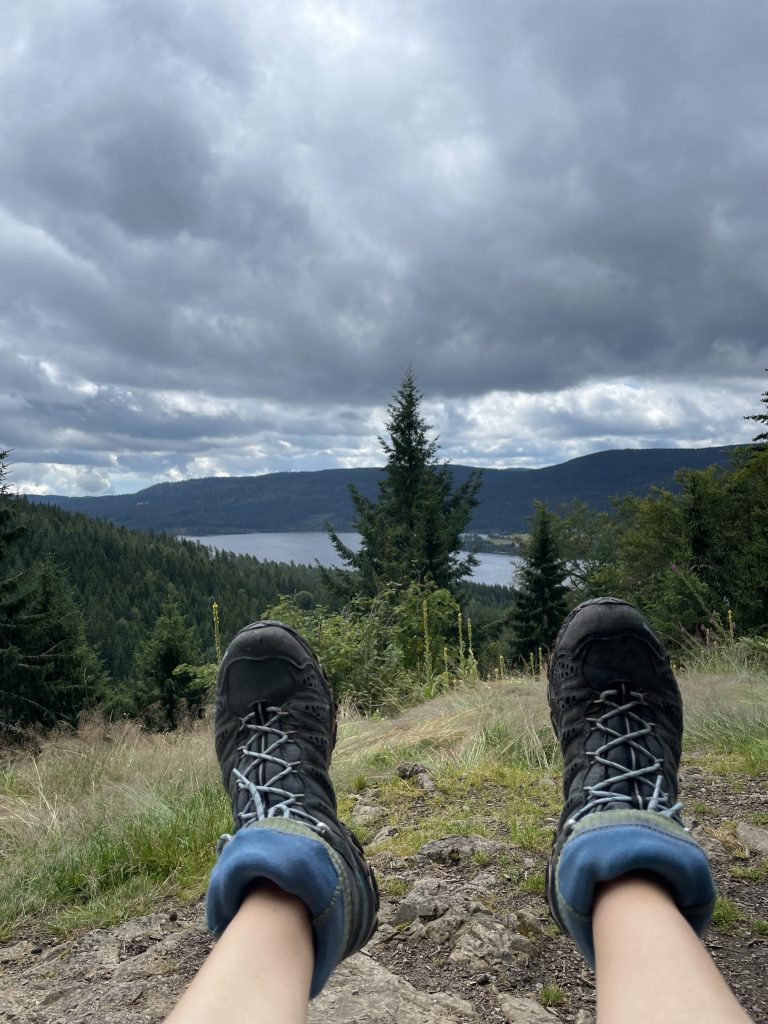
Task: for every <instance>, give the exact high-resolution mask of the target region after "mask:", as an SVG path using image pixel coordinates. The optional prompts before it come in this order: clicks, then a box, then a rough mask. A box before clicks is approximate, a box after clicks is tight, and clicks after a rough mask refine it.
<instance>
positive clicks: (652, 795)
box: [568, 690, 683, 825]
mask: <svg viewBox="0 0 768 1024" xmlns="http://www.w3.org/2000/svg"><path fill="white" fill-rule="evenodd" d="M619 696H620V694H619V691H618V690H604V691H603V693H601V694H600V696H599V697H598V698H597V700H596V701H595V704H597V705H598V706H600V705H602V706H603V707H604V708H605V711H604V712H603V713H602V714H600V715H598V716H597V717H595V718H587V721H588V722H589V723H590V725H591V726H592V727H593V730H595V729H599V730H600V731H601V732H602V733H603V734H604V735H605V737H606V742H605V743H603V744H602V746H600V747H598V748H597V749H596V750H594V751H590V752H588V754H587V756H588V757H589V758H590V760H591V761H592V763H593V764H601V765H604V766H605V767H606V768H608V769H609V772H610V774H609V776H608V778H607V779H605V780H604V781H603V782H600V783H598V784H597V785H596V786H585V787H584V788H585V791H586V792H587V793H588V794H589V797H590V799H589V800H588V801H587V803H586V804H584V806H583V807H581V808H579V810H578V811H576V813H575V814H574V815H573V816H572V817H571V818H570V819H569V821H568V824H569V825H575V824H576V822H577V821H579V819H580V818H584V817H586V815H588V814H591V813H592V811H595V810H598V809H599V808H600V807H602V806H603V805H604V804H609V803H626V804H629V805H630V806H631V805H632V804H634V803H635V797H633V796H631V795H630V794H629V793H621V792H617V791H616V790H615V789H614V787H616V789H618V787H620V786H621V784H622V783H624V782H629V781H630V780H632V779H635V780H637V783H638V787H639V788H642V787H645V789H646V793H645V797H644V798H643V803H644V805H645V808H646V809H647V810H649V811H656V812H657V813H659V814H661V815H663V816H664V817H665V818H675V820H677V821H680V812H681V811H682V809H683V805H682V803H680V802H678V803H676V804H674V805H673V806H670V803H669V794H668V793H667V792H666V790H665V789H664V775H663V771H662V768H663V765H662V762H661V761H660V760H659V759H658V758H657V757H655V756H654V755H653V754H652V753H651V752H650V751H649V750H648V748H647V747H646V746H644V745H643V744H641V743H639V742H638V740H641V739H643V737H645V736H648V735H650V734H651V733H652V732H653V727H652V726H651V725H650V724H649V723H648V722H646V721H645V719H644V718H642V717H641V715H639V714H638V713H637V711H636V710H635V709H636V708H641V707H642V706H643V705H644V703H645V699H644V697H643V695H642V694H640V693H634V692H630V694H629V699H628V700H625V701H624V703H619V702H618V698H619ZM617 715H622V716H623V718H624V722H625V723H626V731H625V732H617V731H616V729H614V728H613V727H612V726H610V725H609V724H608V720H609V719H615V718H616V716H617ZM625 745H626V746H629V748H630V749H631V750H633V751H634V752H635V753H636V754H637V759H638V762H639V764H640V767H637V768H627V766H626V765H623V764H619V763H618V762H616V761H612V760H611V758H610V756H609V755H610V751H611V750H612V749H613V748H614V747H618V746H625ZM643 762H645V764H643ZM680 824H682V822H680Z"/></svg>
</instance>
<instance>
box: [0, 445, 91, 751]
mask: <svg viewBox="0 0 768 1024" xmlns="http://www.w3.org/2000/svg"><path fill="white" fill-rule="evenodd" d="M7 455H8V453H7V452H0V726H2V732H3V733H4V734H5V735H6V736H7V737H8V738H10V739H13V738H14V737H15V736H20V735H21V734H23V729H24V727H25V726H28V725H42V726H43V727H44V728H50V727H51V726H53V725H55V724H56V723H57V722H60V721H66V722H69V723H70V724H72V725H74V724H75V723H76V721H77V716H78V714H79V713H80V711H81V710H82V709H83V708H84V707H86V706H87V705H88V704H89V703H93V702H94V701H95V699H96V696H97V693H98V692H99V691H100V689H101V688H102V686H103V684H104V678H105V677H104V672H103V670H102V667H101V664H100V662H99V659H98V658H97V656H96V654H95V653H94V651H93V649H92V648H91V647H90V646H89V644H88V642H87V640H86V637H85V626H84V622H83V616H82V613H81V612H80V609H79V607H78V606H77V604H76V603H75V600H74V598H73V595H72V591H71V588H70V586H69V583H68V581H67V579H66V577H65V575H64V573H63V571H62V570H61V568H60V567H59V566H57V565H56V564H55V563H54V562H53V561H52V560H51V559H50V558H47V557H43V558H42V559H40V560H39V561H38V562H37V563H36V564H35V565H34V566H33V567H32V568H30V569H28V570H26V571H24V570H22V569H21V568H20V567H19V563H18V559H17V557H16V556H17V551H16V547H17V544H18V542H19V540H20V539H21V538H22V536H23V534H24V532H25V530H26V524H25V522H24V521H23V519H22V515H21V511H20V504H19V502H18V500H17V499H16V498H14V497H13V496H12V495H10V494H9V493H8V490H7V487H6V485H5V476H6V472H7Z"/></svg>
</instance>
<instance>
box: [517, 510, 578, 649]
mask: <svg viewBox="0 0 768 1024" xmlns="http://www.w3.org/2000/svg"><path fill="white" fill-rule="evenodd" d="M535 505H536V511H535V514H534V517H533V523H532V526H531V534H530V537H529V538H528V542H527V543H526V545H525V554H524V560H523V564H522V565H521V567H520V569H519V570H518V573H517V578H518V586H519V589H518V594H517V597H516V599H515V604H514V605H513V608H512V613H511V616H510V624H511V626H512V628H513V631H514V636H513V645H514V647H515V650H516V652H517V654H518V655H519V656H520V657H522V658H525V659H527V658H528V657H529V656H530V655H531V654H534V655H535V654H537V653H538V651H539V650H540V649H541V650H542V651H545V652H546V651H547V650H549V648H550V647H551V645H552V643H553V641H554V639H555V637H556V636H557V631H558V629H559V628H560V626H561V624H562V621H563V619H564V618H565V615H566V612H567V610H568V609H567V603H566V593H567V587H566V586H565V584H564V580H565V576H566V567H565V564H564V562H563V560H562V557H561V552H560V545H559V541H558V536H557V517H556V516H555V515H554V513H552V512H550V511H549V510H548V509H547V507H546V505H544V504H543V502H540V501H537V502H536V503H535Z"/></svg>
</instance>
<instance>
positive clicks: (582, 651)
mask: <svg viewBox="0 0 768 1024" xmlns="http://www.w3.org/2000/svg"><path fill="white" fill-rule="evenodd" d="M548 695H549V706H550V711H551V716H552V725H553V726H554V729H555V733H556V734H557V738H558V740H559V741H560V746H561V748H562V752H563V797H564V801H565V806H564V808H563V813H562V815H561V816H560V821H559V823H558V826H557V832H556V836H555V842H554V846H553V849H552V854H551V856H550V860H549V864H548V866H547V900H548V902H549V907H550V910H551V912H552V916H553V918H554V920H555V921H556V922H557V924H558V925H559V926H560V928H561V929H562V930H563V931H565V932H567V933H568V934H570V935H571V937H572V938H574V940H575V941H576V943H577V945H578V946H579V948H580V949H581V951H582V953H583V954H584V956H585V957H586V959H587V960H588V961H589V963H590V964H592V965H593V966H594V946H593V942H592V904H593V902H594V893H595V887H596V886H597V885H598V884H599V883H600V882H607V881H610V880H611V879H613V878H618V877H619V876H621V875H625V874H629V873H632V872H644V873H646V874H647V873H649V872H650V873H651V874H653V875H655V876H656V877H657V878H658V879H659V880H660V881H661V883H662V884H663V885H664V886H665V887H666V888H667V889H669V891H670V892H671V894H672V895H673V897H674V899H675V902H676V903H677V906H678V908H679V909H680V911H681V913H683V915H684V916H685V917H686V918H687V920H688V921H689V923H690V924H691V925H692V926H693V928H694V929H695V930H696V931H697V932H699V933H700V932H701V931H703V929H704V927H705V926H706V924H707V922H708V921H709V918H710V917H711V913H712V908H713V905H714V899H715V891H714V884H713V882H712V875H711V871H710V868H709V863H708V861H707V858H706V855H705V854H704V852H703V851H702V849H701V848H700V847H699V846H698V844H697V843H696V842H695V841H694V840H693V839H692V838H691V836H690V834H689V833H688V830H687V829H686V828H685V827H684V826H683V821H682V817H681V814H682V808H683V805H682V804H681V803H680V802H679V801H678V799H677V789H678V782H677V769H678V765H679V762H680V749H681V739H682V732H683V708H682V701H681V698H680V691H679V690H678V687H677V682H676V680H675V677H674V674H673V672H672V669H671V667H670V664H669V658H668V657H667V654H666V652H665V650H664V648H663V646H662V644H661V642H660V640H659V639H658V637H657V636H656V634H655V633H654V632H653V630H652V629H651V627H650V625H649V624H648V622H646V620H645V619H644V618H643V616H642V615H641V614H640V612H638V611H637V609H636V608H633V607H632V606H631V605H629V604H627V603H626V602H624V601H620V600H618V599H617V598H611V597H606V598H597V599H595V600H592V601H585V602H584V603H583V604H581V605H579V606H578V608H576V609H575V610H574V611H572V612H571V614H570V615H569V616H568V617H567V618H566V620H565V622H564V623H563V625H562V627H561V629H560V633H559V634H558V637H557V640H556V642H555V648H554V652H553V657H552V661H551V663H550V669H549V691H548Z"/></svg>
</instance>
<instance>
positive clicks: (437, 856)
mask: <svg viewBox="0 0 768 1024" xmlns="http://www.w3.org/2000/svg"><path fill="white" fill-rule="evenodd" d="M506 849H507V847H506V846H505V845H504V843H500V842H498V841H497V840H495V839H486V838H485V837H484V836H444V837H443V838H442V839H432V840H430V841H429V842H428V843H425V844H424V845H423V846H422V847H421V849H420V850H419V854H420V855H421V856H422V857H426V858H427V859H428V860H433V861H437V862H438V863H439V864H456V863H458V862H459V861H465V860H469V858H470V857H471V856H472V855H473V854H476V853H481V854H486V855H488V856H491V857H495V856H497V855H498V854H500V853H503V852H504V851H506Z"/></svg>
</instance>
